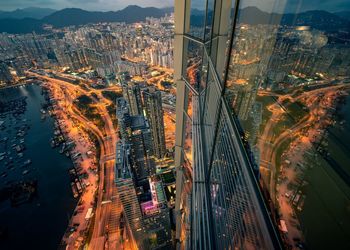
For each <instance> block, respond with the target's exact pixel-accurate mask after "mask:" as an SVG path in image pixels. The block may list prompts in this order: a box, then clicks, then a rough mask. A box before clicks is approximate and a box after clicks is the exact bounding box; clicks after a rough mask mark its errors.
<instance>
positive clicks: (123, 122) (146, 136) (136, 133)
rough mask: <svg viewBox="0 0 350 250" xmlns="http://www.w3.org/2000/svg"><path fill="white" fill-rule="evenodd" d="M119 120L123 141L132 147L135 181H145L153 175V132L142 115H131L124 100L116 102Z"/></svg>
mask: <svg viewBox="0 0 350 250" xmlns="http://www.w3.org/2000/svg"><path fill="white" fill-rule="evenodd" d="M116 104H117V105H116V106H117V119H118V126H119V132H120V136H121V139H123V140H124V141H125V142H126V143H129V144H130V146H131V152H130V155H131V158H132V160H133V165H132V168H133V171H134V173H135V181H142V180H145V179H146V178H147V177H148V176H149V175H151V174H153V172H154V170H153V164H152V160H151V158H150V157H151V156H152V155H153V151H152V143H151V138H152V137H151V132H150V129H149V127H148V125H147V123H146V120H145V118H144V116H142V115H130V113H129V106H128V103H127V101H126V100H125V99H124V98H118V99H117V100H116Z"/></svg>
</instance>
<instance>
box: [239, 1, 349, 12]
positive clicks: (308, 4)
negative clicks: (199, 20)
mask: <svg viewBox="0 0 350 250" xmlns="http://www.w3.org/2000/svg"><path fill="white" fill-rule="evenodd" d="M246 6H256V7H258V8H259V9H261V10H264V11H268V12H280V13H282V12H283V13H296V12H302V11H307V10H326V11H329V12H335V11H342V10H350V2H349V1H348V0H245V1H242V7H246Z"/></svg>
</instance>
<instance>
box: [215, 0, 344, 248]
mask: <svg viewBox="0 0 350 250" xmlns="http://www.w3.org/2000/svg"><path fill="white" fill-rule="evenodd" d="M297 2H298V4H292V1H265V2H264V4H262V1H258V0H256V1H247V0H246V1H245V0H243V1H241V6H240V10H239V13H238V23H237V26H236V29H235V34H234V40H233V41H232V50H231V51H229V53H228V54H229V56H230V63H229V68H228V72H227V82H226V83H225V86H226V90H225V100H226V101H227V103H228V105H229V106H230V108H231V112H232V114H233V115H234V116H235V117H237V121H238V122H239V127H240V128H241V136H242V139H243V142H244V145H245V148H246V151H247V152H248V157H250V159H251V161H252V163H253V164H256V169H255V170H259V171H260V174H261V181H262V186H263V191H264V193H265V194H266V198H267V199H268V200H271V203H270V204H269V205H270V206H271V207H272V208H273V209H272V211H277V212H276V214H273V217H276V218H277V221H279V220H280V219H282V220H284V221H286V225H287V228H291V229H292V232H293V233H288V236H287V237H285V241H286V244H290V245H292V246H293V247H295V248H296V247H297V244H298V243H297V242H295V240H293V238H299V239H301V242H302V244H306V245H307V247H309V248H310V249H313V248H314V249H317V248H332V245H335V244H337V245H342V246H344V245H347V244H349V241H348V238H347V236H346V233H345V232H350V217H349V216H348V214H347V213H344V212H341V211H345V210H346V209H347V206H348V205H347V204H350V198H349V197H350V165H349V162H350V157H349V155H350V151H349V150H348V149H349V148H350V134H349V131H350V130H349V128H350V127H349V125H348V124H350V118H349V117H350V115H349V110H350V106H349V103H350V102H349V101H350V99H349V98H348V93H349V86H350V85H349V79H350V67H349V65H350V46H349V43H348V42H345V41H349V36H348V34H349V33H347V35H345V34H344V29H346V30H349V25H348V21H345V20H344V19H343V18H342V17H339V16H337V15H335V14H334V13H331V12H332V11H331V10H330V9H329V8H327V7H326V5H324V4H319V5H315V6H312V5H310V2H309V1H303V0H300V1H297ZM345 2H346V1H343V3H345ZM332 6H333V7H334V6H335V5H332ZM339 6H340V5H339ZM343 6H344V5H343ZM328 7H329V6H328ZM334 8H335V7H334ZM309 10H313V11H309ZM320 10H321V11H320ZM296 13H298V14H296ZM345 37H347V38H345ZM219 47H220V46H217V48H219ZM218 51H219V50H218ZM212 54H213V52H212ZM218 54H220V55H221V53H219V52H218ZM315 187H317V188H315ZM288 211H292V212H288ZM316 218H322V219H323V220H324V221H327V223H325V224H324V225H325V226H320V224H319V223H317V222H316ZM291 221H293V223H292V222H291ZM339 224H341V225H344V226H342V227H338V226H337V225H339ZM306 232H307V233H306ZM309 232H315V233H314V234H310V233H309ZM316 232H317V233H316Z"/></svg>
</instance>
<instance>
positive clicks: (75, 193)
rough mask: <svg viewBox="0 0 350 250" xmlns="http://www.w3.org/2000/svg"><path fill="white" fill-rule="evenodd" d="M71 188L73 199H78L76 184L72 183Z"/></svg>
mask: <svg viewBox="0 0 350 250" xmlns="http://www.w3.org/2000/svg"><path fill="white" fill-rule="evenodd" d="M71 187H72V192H73V197H74V198H77V197H78V196H79V195H78V192H77V189H76V186H75V183H74V182H72V183H71Z"/></svg>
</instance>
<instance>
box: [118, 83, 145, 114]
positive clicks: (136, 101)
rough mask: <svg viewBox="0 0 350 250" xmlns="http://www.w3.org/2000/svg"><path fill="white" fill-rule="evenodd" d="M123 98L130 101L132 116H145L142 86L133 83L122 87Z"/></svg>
mask: <svg viewBox="0 0 350 250" xmlns="http://www.w3.org/2000/svg"><path fill="white" fill-rule="evenodd" d="M122 88H123V96H124V98H125V100H127V101H128V104H129V108H130V114H131V115H143V112H142V100H141V90H140V86H138V85H136V84H135V83H133V82H127V83H124V84H123V85H122Z"/></svg>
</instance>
